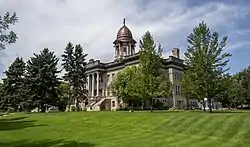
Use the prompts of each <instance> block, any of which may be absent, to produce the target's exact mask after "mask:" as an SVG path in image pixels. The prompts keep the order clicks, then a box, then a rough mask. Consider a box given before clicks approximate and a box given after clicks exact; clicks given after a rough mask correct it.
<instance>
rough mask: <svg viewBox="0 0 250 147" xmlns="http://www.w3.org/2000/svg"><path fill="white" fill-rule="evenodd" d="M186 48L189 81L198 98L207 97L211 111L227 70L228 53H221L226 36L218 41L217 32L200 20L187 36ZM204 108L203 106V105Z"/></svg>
mask: <svg viewBox="0 0 250 147" xmlns="http://www.w3.org/2000/svg"><path fill="white" fill-rule="evenodd" d="M187 41H188V44H189V45H188V49H187V52H186V53H185V63H186V65H187V68H188V70H189V72H188V73H192V74H193V76H190V77H191V78H192V79H191V81H193V82H194V85H197V86H196V89H195V91H196V93H197V96H198V99H199V100H203V103H204V98H207V99H208V103H209V109H210V112H212V105H211V102H212V99H215V98H216V97H217V96H218V95H219V92H220V85H221V80H220V79H221V77H222V76H223V74H224V73H225V72H226V71H227V70H228V68H226V69H225V67H226V65H227V63H228V62H229V59H227V58H229V57H230V56H231V54H230V53H223V48H224V47H225V46H226V41H227V37H223V38H222V40H221V42H219V34H218V33H217V32H211V31H210V29H209V27H208V26H207V25H206V23H204V22H201V23H200V24H199V26H198V27H195V28H194V30H193V32H192V33H191V34H190V35H189V36H188V38H187ZM204 110H205V107H204Z"/></svg>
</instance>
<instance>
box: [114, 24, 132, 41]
mask: <svg viewBox="0 0 250 147" xmlns="http://www.w3.org/2000/svg"><path fill="white" fill-rule="evenodd" d="M116 37H117V39H125V40H127V39H128V40H130V39H133V36H132V33H131V31H130V30H129V28H128V27H127V26H125V25H124V26H122V27H121V28H120V29H119V31H118V33H117V36H116Z"/></svg>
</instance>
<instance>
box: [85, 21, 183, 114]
mask: <svg viewBox="0 0 250 147" xmlns="http://www.w3.org/2000/svg"><path fill="white" fill-rule="evenodd" d="M113 44H114V60H113V61H112V62H109V63H102V62H101V61H100V60H94V59H91V60H89V62H88V64H87V71H86V74H87V75H88V76H87V80H88V84H87V85H86V86H87V89H88V93H89V95H88V105H87V106H86V107H87V110H88V111H100V110H116V109H117V108H119V103H118V100H117V98H116V97H115V96H114V95H113V94H112V92H111V90H110V89H109V88H108V87H109V84H110V83H111V81H112V79H113V78H114V76H115V75H116V74H117V72H119V71H120V70H122V69H124V68H125V67H126V66H130V65H137V64H138V63H139V54H138V52H136V51H135V47H136V41H135V40H134V39H133V36H132V33H131V31H130V30H129V28H128V27H127V26H126V25H125V22H124V25H123V26H122V27H121V28H120V29H119V31H118V33H117V38H116V40H115V41H114V42H113ZM183 69H184V64H183V60H182V59H180V50H179V49H177V48H174V49H173V50H172V55H171V56H169V58H167V59H164V61H163V70H164V72H165V73H166V74H168V76H169V79H170V81H171V82H172V83H173V84H174V90H173V94H172V96H171V97H169V98H159V99H158V100H160V101H162V102H164V103H166V104H167V105H169V106H174V107H178V108H180V109H184V108H185V107H186V99H185V98H184V97H183V96H182V95H181V85H180V79H181V76H182V71H183Z"/></svg>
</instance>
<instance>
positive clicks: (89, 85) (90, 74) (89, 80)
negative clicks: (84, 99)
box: [88, 74, 91, 96]
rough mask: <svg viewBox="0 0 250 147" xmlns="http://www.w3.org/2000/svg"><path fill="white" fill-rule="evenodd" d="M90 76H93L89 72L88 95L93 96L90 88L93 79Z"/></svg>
mask: <svg viewBox="0 0 250 147" xmlns="http://www.w3.org/2000/svg"><path fill="white" fill-rule="evenodd" d="M90 78H91V74H88V96H91V95H90V89H91V86H90V85H91V80H90Z"/></svg>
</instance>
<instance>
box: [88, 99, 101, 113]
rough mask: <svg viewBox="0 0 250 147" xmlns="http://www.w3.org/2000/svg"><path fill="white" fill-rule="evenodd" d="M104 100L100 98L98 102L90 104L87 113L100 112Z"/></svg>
mask: <svg viewBox="0 0 250 147" xmlns="http://www.w3.org/2000/svg"><path fill="white" fill-rule="evenodd" d="M105 99H106V98H101V99H100V100H98V101H95V102H92V103H91V104H90V105H89V106H88V107H87V111H100V110H101V104H102V102H103V101H105Z"/></svg>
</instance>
